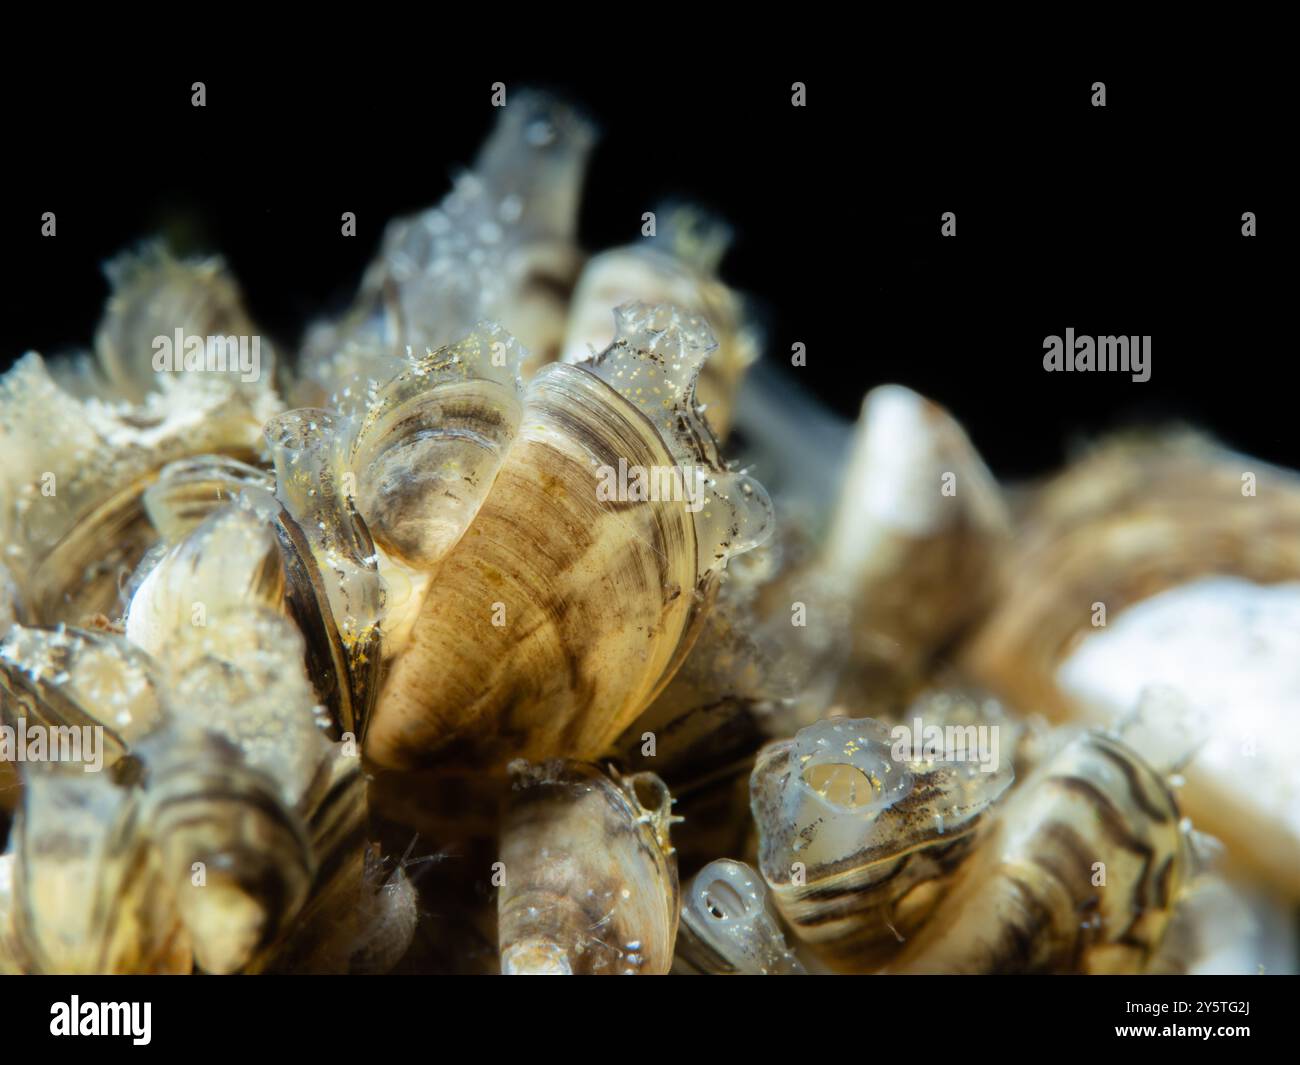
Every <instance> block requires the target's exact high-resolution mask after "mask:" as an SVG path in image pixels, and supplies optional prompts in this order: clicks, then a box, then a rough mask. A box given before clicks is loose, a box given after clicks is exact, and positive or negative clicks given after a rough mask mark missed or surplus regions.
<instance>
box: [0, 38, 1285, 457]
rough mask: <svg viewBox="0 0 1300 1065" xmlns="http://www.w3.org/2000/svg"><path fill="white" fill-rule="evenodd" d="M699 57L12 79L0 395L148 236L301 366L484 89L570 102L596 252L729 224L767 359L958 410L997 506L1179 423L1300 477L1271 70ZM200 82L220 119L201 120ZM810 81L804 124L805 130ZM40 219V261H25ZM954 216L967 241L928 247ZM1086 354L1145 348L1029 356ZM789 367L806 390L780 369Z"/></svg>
mask: <svg viewBox="0 0 1300 1065" xmlns="http://www.w3.org/2000/svg"><path fill="white" fill-rule="evenodd" d="M470 51H472V50H467V52H466V55H467V56H468V55H469V54H470ZM699 51H700V56H695V55H692V54H691V50H690V49H686V50H684V51H683V53H682V54H681V55H678V56H676V57H674V56H673V55H667V56H661V57H660V59H659V60H657V61H656V62H653V63H643V64H635V65H633V66H632V67H631V68H628V67H626V66H623V65H620V64H619V63H618V62H616V61H615V59H614V58H604V59H598V58H596V57H594V56H593V57H589V58H588V59H586V60H584V61H582V62H574V61H572V60H567V61H561V60H558V59H557V60H556V61H554V62H550V63H547V62H537V61H534V62H532V63H529V64H519V63H511V62H510V61H507V60H504V59H501V60H499V61H497V60H494V59H493V58H492V56H491V55H489V56H487V57H486V58H484V59H482V61H479V60H475V61H473V62H471V61H470V60H469V59H468V58H466V59H464V60H457V61H455V62H453V61H451V60H452V59H456V56H457V55H458V54H459V53H458V52H457V50H456V49H451V50H450V52H449V53H448V54H449V56H450V58H449V59H447V60H443V61H437V62H434V61H426V62H397V63H360V62H352V61H341V62H340V61H332V62H328V63H326V62H320V61H316V60H313V59H311V58H308V57H305V56H278V57H276V59H275V61H274V62H272V61H271V59H270V57H268V56H264V55H261V54H260V53H258V52H257V50H256V48H254V49H252V51H251V52H249V53H247V54H245V53H241V52H239V51H238V50H236V51H232V52H229V53H228V54H227V55H226V57H225V58H224V59H222V60H220V61H216V60H213V59H202V60H200V59H197V58H196V59H192V60H190V59H184V57H182V60H181V61H172V62H168V63H166V64H159V65H151V64H147V63H121V64H114V65H107V66H105V67H104V68H103V69H100V70H98V71H97V72H96V76H95V77H93V78H87V77H81V76H78V77H75V78H72V79H71V80H69V77H68V72H67V71H66V70H64V69H60V68H58V67H57V66H51V67H45V68H41V70H40V71H39V72H38V71H31V70H29V71H26V72H24V74H23V75H22V77H21V78H19V77H18V76H16V75H14V74H13V73H12V72H10V73H9V74H6V85H5V89H6V91H5V97H4V99H5V101H6V104H5V108H6V119H7V122H6V130H7V136H6V142H7V143H8V144H9V145H10V147H11V149H12V151H11V152H10V153H9V154H10V159H9V162H8V164H7V165H6V170H7V178H8V180H9V183H10V186H11V188H10V191H9V192H8V193H7V204H6V210H5V212H4V221H3V245H2V253H3V254H2V257H3V262H4V271H5V276H4V279H3V283H4V289H3V291H4V292H5V294H6V298H5V313H4V314H3V315H0V366H3V365H7V364H8V363H9V362H10V361H12V359H13V358H16V357H17V356H18V355H20V354H21V353H22V352H24V351H26V350H30V349H35V350H39V351H41V352H42V353H43V354H46V355H47V356H48V355H50V354H52V353H55V352H58V351H60V350H68V349H72V348H75V347H78V346H86V345H88V344H89V342H90V340H91V337H92V336H93V332H94V328H95V324H96V321H97V320H98V317H99V314H100V312H101V309H102V304H103V300H104V297H105V296H106V294H107V284H106V282H105V281H104V279H103V276H102V273H101V265H102V263H103V261H104V260H105V259H106V258H108V257H110V256H111V255H113V254H114V253H115V252H117V251H118V250H121V249H122V248H125V247H128V246H130V245H132V244H133V243H134V242H136V241H137V240H139V239H140V238H142V237H144V236H147V235H149V234H154V233H166V234H168V235H170V236H171V237H172V238H173V240H174V241H175V242H177V243H178V244H179V246H180V247H181V248H182V249H192V250H194V249H202V250H212V251H219V252H221V253H222V254H223V255H224V256H225V257H226V258H227V260H228V261H229V262H230V264H231V265H232V267H233V270H234V272H235V274H236V275H237V277H238V278H239V279H240V281H241V283H242V285H243V288H244V291H245V295H246V298H247V301H248V304H249V306H250V309H251V311H252V312H253V315H254V318H255V319H256V320H257V321H258V322H259V323H260V324H261V325H262V327H263V328H264V329H266V330H267V331H268V332H269V333H270V334H271V335H272V336H273V337H276V338H278V339H280V340H281V341H289V342H293V341H296V340H297V338H298V335H299V333H300V331H301V329H302V327H303V325H304V323H305V322H306V321H308V320H309V319H310V318H311V317H312V316H314V315H316V314H319V313H323V312H327V311H333V310H338V309H341V308H342V307H343V306H344V305H345V303H346V302H347V300H348V299H349V298H350V296H351V294H352V292H353V291H354V289H355V286H356V284H357V282H358V280H359V278H360V275H361V272H362V270H363V268H364V266H365V264H366V263H367V262H368V261H369V259H370V258H371V256H372V255H373V253H374V251H375V249H376V247H377V243H378V240H379V237H380V234H381V232H382V228H383V225H384V223H385V222H386V221H387V220H388V219H389V218H391V217H393V216H394V215H397V214H402V213H409V212H412V211H416V210H419V209H421V208H424V207H426V206H429V205H431V204H433V203H435V202H436V201H437V200H439V199H440V198H441V197H442V195H443V193H444V192H445V191H446V188H447V186H448V180H449V176H450V174H451V173H452V172H453V171H454V169H455V168H456V167H457V166H458V165H462V164H468V163H470V162H471V161H472V159H473V157H474V155H475V153H476V151H477V148H478V146H479V144H480V143H481V142H482V140H483V138H484V136H485V135H486V133H487V131H488V130H489V128H490V126H491V124H492V121H493V118H494V116H495V112H494V110H493V108H492V107H491V106H490V95H491V84H492V82H494V81H498V80H499V81H504V82H505V83H506V84H507V85H508V86H509V87H510V88H511V89H515V88H518V87H521V86H524V85H539V86H542V87H549V88H552V89H555V90H558V91H560V92H561V93H562V94H564V95H566V96H567V97H568V98H570V99H571V100H572V101H574V102H575V103H577V104H579V105H580V106H582V107H583V108H584V109H585V110H586V111H587V112H588V114H590V115H591V116H592V117H593V118H595V119H596V121H597V123H598V124H599V125H600V127H601V129H602V138H601V140H600V142H599V144H598V147H597V149H596V151H595V153H594V155H593V158H592V165H591V167H590V170H589V174H588V180H587V185H586V195H585V199H584V204H583V209H582V216H581V236H582V240H583V243H584V245H585V246H586V247H587V248H588V249H590V250H599V249H601V248H604V247H608V246H611V245H614V244H618V243H624V242H627V241H631V240H634V239H636V237H637V236H638V231H639V226H640V219H641V214H642V212H643V211H646V210H650V209H652V208H654V207H655V206H657V205H658V204H659V203H660V202H661V201H662V200H663V199H664V197H665V196H670V195H677V196H684V197H687V198H690V199H694V200H697V201H699V202H701V203H703V204H705V205H707V206H710V207H712V208H714V209H716V210H717V211H719V212H720V213H722V214H723V215H724V216H725V217H726V218H728V220H729V221H730V222H731V223H732V224H733V225H734V226H735V228H736V231H737V239H736V242H735V244H734V246H733V248H732V250H731V252H730V254H729V256H728V258H727V260H726V261H725V264H724V270H723V272H724V275H725V276H726V278H727V279H728V280H729V281H730V282H731V283H732V284H734V285H735V286H737V287H738V288H740V289H742V290H743V291H745V292H747V293H748V294H750V295H751V296H752V297H753V298H754V300H755V303H756V306H757V308H758V310H759V313H760V316H761V318H762V320H763V322H764V324H765V326H766V330H767V351H768V357H775V358H778V359H780V360H782V361H784V362H785V363H786V364H787V372H788V373H789V374H790V375H791V378H792V379H794V380H799V381H801V382H802V383H804V384H805V385H807V386H808V387H809V388H810V389H811V390H813V391H814V392H816V393H817V394H818V395H820V396H821V397H822V398H823V399H824V400H825V401H826V402H827V403H828V404H829V405H831V406H832V407H833V408H834V409H836V410H837V411H839V412H840V413H842V414H843V415H845V416H850V417H851V416H854V415H855V414H856V412H857V408H858V405H859V403H860V400H861V396H862V393H863V392H864V391H865V390H866V389H867V388H869V387H871V386H872V385H874V384H878V383H882V382H886V381H896V382H901V383H904V384H907V385H910V386H912V387H913V388H916V389H918V390H919V391H922V392H924V393H925V394H927V395H929V396H931V397H933V398H935V399H938V400H939V401H941V402H943V403H945V404H946V405H948V406H949V407H950V408H951V409H952V410H953V411H954V412H955V413H956V414H957V415H958V417H959V418H960V419H961V420H962V421H963V422H964V423H965V424H966V425H967V427H968V429H969V430H970V432H971V434H972V436H973V438H974V440H975V442H976V444H977V446H978V447H979V448H980V449H981V450H982V451H983V453H984V454H985V456H986V457H987V459H988V460H989V462H990V465H992V466H993V468H994V470H995V472H997V473H999V474H1001V475H1004V476H1019V475H1024V474H1031V473H1039V472H1044V471H1046V470H1049V469H1051V468H1052V467H1053V466H1055V465H1056V464H1058V463H1059V462H1060V461H1061V460H1062V459H1063V457H1064V456H1065V455H1066V454H1067V452H1068V448H1069V447H1070V446H1071V445H1072V444H1073V443H1074V442H1076V441H1078V440H1080V439H1086V438H1088V437H1091V436H1095V435H1096V434H1097V433H1099V432H1101V431H1103V430H1105V429H1107V428H1109V427H1114V426H1118V425H1125V424H1132V423H1134V422H1140V423H1151V422H1158V421H1162V420H1168V419H1182V420H1185V421H1189V422H1192V423H1194V424H1198V425H1201V426H1203V427H1205V428H1208V429H1210V430H1211V431H1213V432H1215V433H1216V434H1218V435H1219V436H1221V437H1222V438H1224V439H1225V440H1226V441H1227V442H1229V443H1230V444H1232V445H1235V446H1237V447H1240V448H1242V449H1244V450H1247V451H1249V452H1252V453H1254V454H1257V455H1260V456H1262V457H1264V458H1267V459H1270V460H1273V461H1277V462H1282V463H1287V464H1292V465H1300V434H1298V433H1297V432H1296V429H1295V420H1294V417H1293V410H1294V402H1293V399H1292V392H1291V385H1290V380H1291V374H1290V372H1289V363H1290V361H1291V360H1292V359H1293V357H1294V354H1295V344H1294V342H1293V341H1291V339H1290V338H1289V337H1288V336H1287V334H1286V332H1285V328H1284V326H1285V323H1284V321H1283V306H1284V304H1283V298H1284V296H1283V293H1284V287H1285V292H1286V294H1287V295H1288V296H1290V295H1291V293H1292V291H1293V289H1294V274H1295V271H1294V269H1293V268H1287V267H1286V266H1284V264H1283V262H1282V257H1281V254H1280V249H1281V247H1282V241H1283V237H1282V232H1283V230H1284V229H1286V230H1288V231H1289V229H1290V226H1291V223H1290V220H1289V219H1288V218H1287V217H1286V216H1285V215H1286V211H1287V209H1288V206H1289V205H1287V204H1285V203H1284V202H1283V200H1282V196H1281V189H1282V188H1283V187H1286V185H1287V184H1288V183H1290V184H1291V185H1293V184H1294V181H1293V179H1294V174H1293V171H1292V170H1291V169H1290V168H1289V167H1287V168H1284V167H1283V165H1282V163H1281V157H1282V142H1283V140H1284V139H1285V137H1286V136H1288V134H1286V133H1284V130H1286V129H1287V128H1289V126H1290V121H1289V120H1287V119H1286V117H1285V115H1286V113H1287V108H1285V107H1284V106H1283V101H1284V100H1285V99H1286V95H1285V94H1284V93H1283V92H1282V90H1281V88H1280V86H1279V84H1278V82H1279V81H1280V78H1279V77H1278V76H1277V75H1276V74H1275V73H1274V72H1273V71H1272V70H1271V69H1270V68H1269V66H1268V64H1267V63H1266V62H1263V61H1261V62H1259V63H1258V64H1256V65H1255V66H1254V67H1253V68H1248V69H1244V70H1243V69H1241V68H1240V67H1239V68H1237V69H1234V71H1233V72H1232V74H1231V75H1230V76H1228V75H1225V74H1224V73H1223V72H1222V71H1221V70H1220V69H1219V67H1218V66H1217V64H1216V63H1215V62H1214V57H1213V56H1212V55H1211V56H1209V57H1202V58H1201V59H1199V60H1198V61H1197V62H1195V63H1186V64H1178V63H1169V64H1167V65H1165V66H1163V67H1161V66H1152V65H1151V64H1150V63H1144V64H1142V65H1140V66H1139V65H1137V64H1134V65H1132V66H1131V67H1130V66H1126V65H1121V64H1118V63H1114V62H1112V61H1110V60H1108V59H1106V58H1105V53H1098V58H1097V59H1096V60H1095V61H1091V62H1085V63H1075V64H1073V65H1071V66H1069V67H1062V66H1061V65H1059V64H1056V63H1053V62H1050V61H1048V60H1046V59H1042V60H1040V59H1038V58H1037V57H1028V58H1026V59H1025V60H1024V61H1023V62H1021V63H1020V64H1015V63H997V62H988V63H984V64H980V65H971V64H966V65H962V64H956V65H954V64H951V63H949V62H946V61H940V60H938V59H936V60H935V61H933V62H932V63H929V64H900V65H899V67H898V68H896V69H889V70H888V71H886V70H884V69H882V68H879V67H877V66H876V65H875V63H873V62H869V61H868V59H867V58H866V57H865V56H863V57H860V62H855V61H853V60H852V59H846V58H845V57H844V56H842V55H841V56H839V57H837V58H836V60H835V61H833V62H832V61H826V60H821V59H817V58H815V57H813V56H812V54H811V53H808V54H807V55H799V54H790V55H787V56H786V57H784V58H781V59H771V58H765V59H763V60H762V61H758V60H756V59H755V60H754V61H743V60H737V59H735V58H731V59H727V58H726V56H727V55H728V54H729V53H725V52H724V53H723V61H720V62H718V63H717V64H713V65H710V64H709V63H707V62H704V61H702V58H701V57H703V56H707V55H708V54H709V50H708V48H707V47H705V45H704V43H703V42H702V44H701V48H700V50H699ZM791 52H792V53H793V52H794V50H793V49H792V50H791ZM195 80H203V81H204V82H205V83H206V85H207V107H206V108H201V109H200V108H194V107H192V106H191V104H190V85H191V83H192V82H193V81H195ZM1096 80H1101V81H1104V82H1105V83H1106V88H1107V106H1106V107H1105V108H1104V109H1103V108H1095V107H1093V106H1092V105H1091V102H1090V101H1091V96H1092V89H1091V85H1092V83H1093V81H1096ZM794 81H803V82H805V83H806V84H807V87H808V89H807V92H808V106H807V107H806V108H802V109H800V108H794V107H792V106H791V104H790V89H791V83H792V82H794ZM47 210H49V211H55V212H56V214H57V218H58V235H57V237H55V238H54V239H47V238H42V237H41V235H40V217H41V213H42V212H44V211H47ZM948 210H952V211H955V212H956V214H957V228H958V235H957V237H956V239H943V238H941V237H940V234H939V226H940V216H941V214H942V213H943V212H944V211H948ZM1247 210H1250V211H1253V212H1255V213H1256V215H1257V218H1258V226H1259V236H1257V237H1255V238H1254V239H1246V238H1243V237H1242V235H1241V214H1242V212H1243V211H1247ZM343 211H355V212H356V214H357V218H358V235H357V237H356V238H354V239H349V238H345V237H343V236H342V235H341V234H340V221H339V216H340V214H341V213H342V212H343ZM1067 327H1073V328H1074V329H1075V330H1076V332H1078V333H1080V334H1094V335H1096V334H1111V333H1114V334H1149V335H1151V336H1152V338H1153V340H1152V376H1151V380H1150V381H1148V382H1146V383H1135V382H1133V381H1131V380H1130V379H1129V376H1128V375H1125V374H1118V373H1113V374H1101V373H1094V374H1077V373H1076V374H1063V373H1058V374H1047V373H1045V372H1044V371H1043V369H1042V354H1043V338H1044V337H1045V336H1046V335H1048V334H1063V333H1064V331H1065V329H1066V328H1067ZM796 341H801V342H803V343H805V344H806V345H807V352H808V365H807V366H806V367H805V368H803V369H791V368H789V367H788V363H789V352H790V347H791V344H793V343H794V342H796Z"/></svg>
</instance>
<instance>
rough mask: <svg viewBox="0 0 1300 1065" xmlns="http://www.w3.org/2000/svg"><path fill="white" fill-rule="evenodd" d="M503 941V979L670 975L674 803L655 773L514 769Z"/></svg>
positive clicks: (562, 764)
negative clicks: (626, 774) (544, 975)
mask: <svg viewBox="0 0 1300 1065" xmlns="http://www.w3.org/2000/svg"><path fill="white" fill-rule="evenodd" d="M511 771H512V785H511V791H510V795H509V799H508V801H507V806H506V812H505V817H504V820H503V823H502V828H501V859H500V861H501V870H500V871H501V874H502V875H503V876H504V883H503V884H502V885H501V888H500V894H499V895H498V904H497V912H498V938H499V946H500V954H501V971H502V972H503V973H505V974H508V975H518V974H528V973H534V974H537V973H551V974H563V975H569V974H575V975H576V974H601V973H611V974H616V973H627V974H654V973H666V972H667V971H668V969H669V967H670V966H671V965H672V959H673V943H674V941H675V938H676V935H677V922H678V907H679V900H678V886H677V861H676V856H675V854H674V852H673V848H672V844H671V842H670V840H669V828H670V826H671V824H672V822H673V821H674V817H673V816H672V798H671V796H670V795H669V794H668V789H667V788H665V787H664V785H663V782H662V781H661V780H659V778H658V777H656V776H655V775H654V774H653V773H638V774H636V775H635V776H632V777H625V778H619V777H611V776H610V775H608V774H606V773H605V772H603V771H602V770H600V769H599V768H598V767H596V766H594V765H588V764H585V763H579V762H570V761H559V760H556V761H551V762H545V763H542V764H541V765H530V764H528V763H526V762H523V761H522V760H521V761H520V762H517V763H513V764H512V766H511Z"/></svg>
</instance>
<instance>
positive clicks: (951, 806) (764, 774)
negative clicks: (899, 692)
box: [750, 718, 1013, 972]
mask: <svg viewBox="0 0 1300 1065" xmlns="http://www.w3.org/2000/svg"><path fill="white" fill-rule="evenodd" d="M957 754H958V752H956V751H953V752H949V751H948V750H947V748H940V749H927V748H925V747H923V746H922V737H916V738H915V743H914V745H909V746H907V747H906V748H904V747H900V746H899V742H898V741H897V740H896V739H895V738H894V735H893V733H892V732H891V730H890V729H889V728H887V727H886V726H884V725H882V724H880V723H879V722H877V721H874V720H872V719H870V718H860V719H850V718H837V719H836V718H833V719H828V720H826V721H821V722H818V723H817V724H815V725H810V726H808V727H807V728H805V729H802V730H800V732H799V733H798V734H797V735H796V736H795V737H794V739H792V740H784V741H780V742H777V743H773V744H770V745H769V746H768V747H766V748H765V749H764V750H763V751H762V753H761V754H760V755H759V758H758V762H757V764H756V765H755V767H754V772H753V775H752V777H751V779H750V794H751V804H752V807H753V813H754V820H755V822H756V823H757V825H758V830H759V869H760V871H761V872H762V874H763V878H764V879H765V880H766V881H767V884H768V886H769V887H770V888H771V890H772V896H773V899H774V901H775V903H776V905H777V908H778V909H779V910H780V911H781V914H782V916H784V917H785V919H786V921H787V923H788V924H789V925H790V927H791V928H792V929H793V931H794V932H795V934H796V935H797V936H799V938H800V939H802V940H803V941H804V942H805V943H807V944H808V945H809V946H810V947H812V948H813V949H814V950H815V951H816V952H817V953H818V954H819V955H821V956H822V957H823V958H824V959H825V960H826V962H827V963H828V964H830V965H832V966H833V967H835V968H837V969H840V970H847V971H860V972H861V971H871V970H872V969H874V968H877V967H878V966H879V965H881V964H882V963H884V962H885V961H886V960H888V958H889V957H890V956H891V955H892V954H893V953H894V952H895V951H896V950H897V949H898V946H899V944H900V943H901V942H902V941H904V940H906V939H907V938H908V937H909V936H910V935H911V934H912V933H913V932H914V931H915V930H916V929H917V928H919V927H921V926H922V925H923V924H924V923H925V922H926V920H927V919H928V918H929V916H930V913H931V911H932V910H933V909H934V906H935V904H936V902H937V900H938V899H939V898H940V897H942V895H943V893H944V891H946V890H947V888H948V887H949V886H950V883H951V880H952V877H953V874H954V872H955V871H956V870H957V869H958V868H959V867H960V866H961V864H962V863H963V862H964V861H966V860H968V858H969V856H970V854H971V852H972V850H973V849H974V848H975V847H976V846H978V839H979V835H980V831H981V829H982V828H983V826H984V824H985V823H986V821H987V820H988V816H989V810H990V808H991V807H992V806H993V804H994V803H996V801H997V800H998V798H999V797H1000V796H1001V795H1002V793H1003V792H1004V791H1005V790H1006V789H1007V787H1008V786H1009V785H1010V783H1011V781H1012V779H1013V773H1012V769H1011V766H1010V765H1009V764H1008V763H1006V762H1005V761H1003V762H1001V763H1000V764H996V765H994V766H993V770H992V771H991V772H986V771H984V770H983V768H982V767H981V765H980V764H978V763H977V762H976V761H975V760H967V759H965V758H959V757H957ZM896 755H897V756H896Z"/></svg>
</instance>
